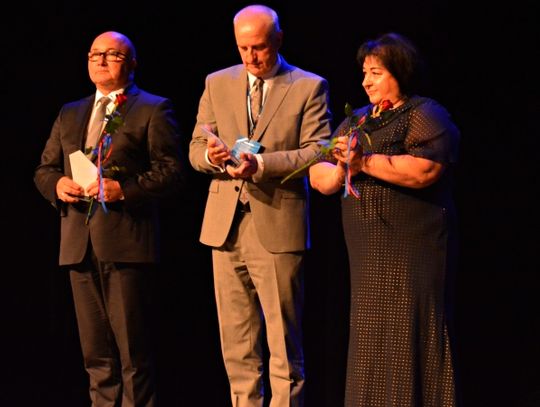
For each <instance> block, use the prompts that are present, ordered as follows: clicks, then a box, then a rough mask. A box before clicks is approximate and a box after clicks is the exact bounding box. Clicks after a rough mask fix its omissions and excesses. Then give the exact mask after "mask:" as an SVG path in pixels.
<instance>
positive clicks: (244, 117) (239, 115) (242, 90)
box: [229, 66, 249, 136]
mask: <svg viewBox="0 0 540 407" xmlns="http://www.w3.org/2000/svg"><path fill="white" fill-rule="evenodd" d="M231 86H232V89H231V92H229V93H230V95H231V101H230V106H238V108H237V109H236V110H235V112H234V115H235V118H236V124H237V126H238V128H239V129H240V134H241V135H244V136H247V135H248V132H249V128H248V109H247V91H248V90H247V89H248V80H247V72H246V70H245V68H243V66H242V67H241V68H240V69H238V70H237V71H236V72H235V73H234V76H233V82H232V83H231Z"/></svg>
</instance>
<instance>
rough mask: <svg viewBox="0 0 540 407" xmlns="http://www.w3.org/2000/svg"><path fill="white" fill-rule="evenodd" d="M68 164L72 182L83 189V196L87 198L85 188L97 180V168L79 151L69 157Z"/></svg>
mask: <svg viewBox="0 0 540 407" xmlns="http://www.w3.org/2000/svg"><path fill="white" fill-rule="evenodd" d="M69 163H70V164H71V175H72V176H73V181H75V182H76V183H77V184H79V185H80V186H81V187H83V188H84V194H85V195H86V196H88V194H87V193H86V187H87V186H88V185H90V184H91V183H92V182H94V181H95V180H96V179H97V176H98V170H97V167H96V166H95V165H94V163H93V162H92V161H90V160H89V159H88V157H86V156H85V155H84V153H83V152H82V151H81V150H78V151H75V152H74V153H71V154H70V155H69Z"/></svg>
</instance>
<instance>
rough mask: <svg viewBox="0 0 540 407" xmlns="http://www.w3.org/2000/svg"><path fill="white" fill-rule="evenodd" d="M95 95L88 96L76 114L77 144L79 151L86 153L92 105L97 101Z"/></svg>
mask: <svg viewBox="0 0 540 407" xmlns="http://www.w3.org/2000/svg"><path fill="white" fill-rule="evenodd" d="M95 98H96V97H95V95H92V96H88V97H87V98H86V99H83V100H82V101H81V104H80V105H79V107H78V109H77V113H76V118H75V122H74V124H75V126H77V130H76V131H75V132H74V134H75V135H76V136H75V137H77V140H75V143H76V144H77V146H79V149H80V150H81V151H83V152H84V142H85V140H86V133H87V131H88V122H89V121H90V114H91V113H92V104H93V103H94V100H95Z"/></svg>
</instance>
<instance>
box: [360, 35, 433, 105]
mask: <svg viewBox="0 0 540 407" xmlns="http://www.w3.org/2000/svg"><path fill="white" fill-rule="evenodd" d="M368 56H374V57H377V58H378V59H379V60H380V61H381V63H382V64H383V65H384V67H385V68H386V69H388V71H389V72H390V73H391V74H392V76H393V77H394V78H396V81H397V82H398V84H399V90H400V91H401V93H402V94H404V95H407V96H411V95H412V94H415V93H417V92H418V91H419V88H420V86H421V81H422V80H423V79H424V78H423V75H424V73H425V72H424V68H425V67H424V63H423V61H422V58H421V57H420V54H419V52H418V50H417V48H416V47H415V46H414V44H413V43H412V42H411V41H410V40H409V39H407V38H405V37H404V36H403V35H400V34H396V33H386V34H383V35H382V36H380V37H379V38H377V39H375V40H368V41H366V42H364V43H363V44H362V45H361V46H360V48H359V49H358V52H357V54H356V60H357V61H358V63H359V64H360V67H361V68H362V67H363V65H364V60H365V59H366V57H368Z"/></svg>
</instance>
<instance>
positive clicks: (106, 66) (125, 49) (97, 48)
mask: <svg viewBox="0 0 540 407" xmlns="http://www.w3.org/2000/svg"><path fill="white" fill-rule="evenodd" d="M91 54H93V55H96V56H97V58H92V59H90V55H91ZM111 55H112V56H111ZM136 66H137V60H136V59H135V47H134V46H133V44H132V42H131V41H130V40H129V38H128V37H126V36H125V35H124V34H120V33H118V32H116V31H107V32H104V33H102V34H100V35H98V36H97V37H96V38H95V39H94V42H93V43H92V46H91V48H90V52H89V60H88V73H89V74H90V79H91V80H92V82H94V84H95V85H96V87H97V89H98V90H100V91H101V92H102V93H103V94H105V95H107V94H109V93H110V92H113V91H115V90H118V89H121V88H125V87H126V86H127V85H128V84H129V83H131V82H132V81H133V77H134V71H135V67H136Z"/></svg>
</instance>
